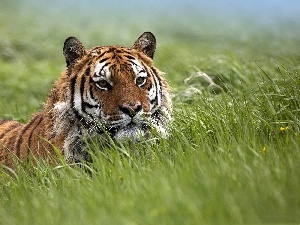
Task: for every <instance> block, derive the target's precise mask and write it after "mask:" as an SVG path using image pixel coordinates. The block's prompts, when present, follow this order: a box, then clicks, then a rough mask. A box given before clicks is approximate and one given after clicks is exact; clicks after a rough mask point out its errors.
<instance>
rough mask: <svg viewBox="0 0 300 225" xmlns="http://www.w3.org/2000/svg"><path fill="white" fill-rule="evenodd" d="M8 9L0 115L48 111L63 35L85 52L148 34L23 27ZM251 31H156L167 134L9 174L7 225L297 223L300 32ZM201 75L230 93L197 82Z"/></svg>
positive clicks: (0, 60) (1, 211)
mask: <svg viewBox="0 0 300 225" xmlns="http://www.w3.org/2000/svg"><path fill="white" fill-rule="evenodd" d="M5 12H6V13H7V14H5V16H4V17H3V18H2V19H1V20H0V21H1V34H2V32H3V35H1V37H0V48H1V53H0V77H1V83H0V117H6V118H13V119H17V120H19V121H21V122H26V121H27V120H28V118H29V117H30V115H31V114H32V113H34V112H35V111H37V110H39V109H40V108H42V107H43V101H44V100H45V99H46V97H47V93H48V91H49V90H50V88H51V83H52V82H53V81H54V80H55V79H56V78H57V77H58V76H59V74H60V71H61V70H62V69H63V68H64V58H63V56H62V50H61V49H62V44H63V41H64V39H65V38H66V37H68V36H72V35H74V36H79V38H80V39H83V42H84V43H85V44H86V46H88V47H91V46H93V45H98V44H99V45H101V44H102V43H105V44H123V43H124V45H126V46H130V44H132V43H133V42H134V40H135V39H136V38H137V37H138V36H139V35H140V33H141V32H143V31H144V30H143V31H140V27H135V26H134V24H131V23H129V24H128V29H129V30H130V31H132V33H130V34H126V32H125V35H123V36H122V35H120V36H118V35H116V34H117V30H116V29H111V30H110V31H108V32H107V33H105V32H103V33H101V29H100V28H102V29H104V28H105V29H106V30H109V26H105V25H103V24H101V25H99V24H98V23H91V24H89V25H88V26H85V24H80V23H78V24H77V25H78V26H77V29H79V28H80V29H83V30H84V31H85V32H84V34H82V33H80V32H78V30H77V29H76V28H75V27H70V28H68V27H67V24H68V22H70V20H71V19H70V20H68V21H67V22H66V20H62V21H61V24H60V26H61V27H59V28H56V26H57V23H55V24H56V25H54V22H53V21H52V22H49V21H48V22H45V23H43V20H41V21H40V23H37V22H36V21H37V19H41V17H40V16H39V15H36V16H32V17H30V20H28V21H27V22H26V26H24V27H23V26H21V25H20V24H18V23H16V18H14V19H11V21H10V17H9V13H8V11H5ZM23 13H24V12H23ZM25 14H26V13H25ZM28 14H29V15H30V13H28ZM21 16H22V15H21ZM23 16H24V15H23ZM24 18H25V16H24ZM62 18H64V19H65V17H64V16H62ZM71 18H74V17H72V16H71ZM58 20H59V18H58ZM74 20H75V19H74ZM75 21H76V20H75ZM77 21H78V20H77ZM12 24H16V25H14V26H15V27H13V28H10V27H12ZM249 24H250V25H251V23H249ZM109 25H110V26H112V27H113V28H120V25H118V24H117V23H115V22H112V23H111V24H109ZM250 25H249V27H247V29H244V28H242V27H241V28H240V32H242V34H243V35H242V36H243V37H241V36H237V35H232V33H231V32H234V30H233V31H232V30H229V31H225V30H226V29H224V30H223V32H224V33H223V36H218V35H215V34H216V32H214V29H213V27H214V26H215V27H220V25H217V24H214V23H213V21H212V23H211V28H210V27H209V26H206V27H205V26H204V28H203V29H204V30H205V31H206V32H205V33H203V32H200V31H197V29H196V28H195V27H194V28H193V29H188V28H191V27H188V26H187V27H185V28H184V29H186V30H190V33H189V32H187V31H186V32H185V30H184V29H179V28H178V27H176V26H175V27H174V26H173V27H171V26H170V28H169V29H170V30H162V29H157V28H156V27H157V26H158V25H155V24H154V23H153V25H152V27H151V26H148V27H147V30H148V29H150V28H153V29H154V31H153V32H154V33H155V34H156V36H157V39H158V47H157V51H156V54H155V64H156V65H157V67H158V68H160V69H161V70H162V71H164V72H166V73H167V74H166V75H165V76H166V79H167V80H168V81H169V82H170V84H171V86H172V96H173V102H174V123H173V124H172V126H171V130H170V136H169V137H168V138H166V139H160V138H153V139H151V140H146V141H145V142H141V143H137V144H135V145H132V143H131V144H130V143H129V144H128V143H123V144H116V143H113V142H110V143H109V144H108V145H102V144H101V143H97V142H95V143H92V144H90V146H89V147H90V150H91V151H92V152H93V158H94V163H93V164H84V165H81V166H80V165H71V166H69V165H66V164H65V163H64V161H63V160H60V159H59V158H58V159H57V160H58V163H57V165H52V166H49V165H48V164H47V163H46V162H42V161H41V162H38V163H35V164H28V165H25V166H24V167H19V168H18V169H17V172H18V173H16V174H10V175H8V174H6V173H5V172H4V170H3V172H1V175H0V184H1V186H0V187H1V191H0V218H1V219H0V224H225V223H227V224H233V223H299V222H300V220H299V218H300V197H299V194H298V193H299V187H300V176H299V175H300V172H299V171H300V164H299V161H300V154H299V153H300V142H299V138H300V127H299V118H300V110H299V108H300V107H299V106H300V103H299V99H300V90H299V87H300V77H299V48H298V46H297V45H295V43H297V41H299V36H298V38H296V35H294V36H293V35H292V36H285V34H284V33H283V32H282V33H281V34H278V33H276V32H274V33H272V31H271V30H266V31H265V32H262V31H263V30H264V29H262V28H259V27H257V29H256V27H251V26H250ZM16 26H17V27H16ZM97 26H99V30H97V32H96V31H95V29H94V28H95V27H97ZM122 26H124V25H122ZM62 28H63V32H62V33H59V32H58V31H59V30H60V29H62ZM122 29H123V30H122V31H124V30H125V28H122ZM285 29H286V28H285ZM248 30H250V31H251V32H252V33H250V32H249V31H248ZM155 31H156V32H155ZM24 32H25V33H26V34H25V35H23V36H22V35H21V34H24ZM220 32H221V31H220ZM295 32H296V31H295ZM76 34H77V35H76ZM98 34H99V36H98ZM110 39H111V40H110ZM297 48H298V49H297ZM297 52H298V53H297ZM199 71H202V72H204V73H205V74H207V76H208V77H206V78H211V79H212V81H213V82H214V83H215V84H216V85H218V86H220V87H221V89H220V88H218V86H215V87H212V86H210V84H211V83H209V82H208V80H209V79H205V77H204V76H197V75H196V76H192V75H193V74H196V73H197V72H199ZM187 78H190V79H187ZM215 93H217V94H215ZM154 136H155V135H154ZM137 152H138V153H139V154H137Z"/></svg>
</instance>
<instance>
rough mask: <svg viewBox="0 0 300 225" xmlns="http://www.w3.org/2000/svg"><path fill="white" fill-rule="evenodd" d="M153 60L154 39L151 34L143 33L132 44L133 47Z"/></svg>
mask: <svg viewBox="0 0 300 225" xmlns="http://www.w3.org/2000/svg"><path fill="white" fill-rule="evenodd" d="M132 48H134V49H136V50H139V51H141V52H143V53H144V54H145V55H147V56H148V57H150V58H151V59H153V56H154V52H155V49H156V39H155V36H154V35H153V34H152V33H151V32H145V33H143V34H142V35H141V36H140V37H139V38H138V39H137V40H136V42H135V43H134V45H133V47H132Z"/></svg>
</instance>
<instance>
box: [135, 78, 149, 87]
mask: <svg viewBox="0 0 300 225" xmlns="http://www.w3.org/2000/svg"><path fill="white" fill-rule="evenodd" d="M135 83H136V85H138V86H142V85H144V84H145V83H146V77H137V78H136V80H135Z"/></svg>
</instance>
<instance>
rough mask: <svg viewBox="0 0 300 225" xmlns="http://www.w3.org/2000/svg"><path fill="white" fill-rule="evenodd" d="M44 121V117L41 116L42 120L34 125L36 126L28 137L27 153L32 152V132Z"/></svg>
mask: <svg viewBox="0 0 300 225" xmlns="http://www.w3.org/2000/svg"><path fill="white" fill-rule="evenodd" d="M41 122H42V117H40V120H39V121H38V122H37V123H36V125H35V126H34V128H33V129H32V130H31V131H30V134H29V137H28V149H27V155H29V153H30V150H31V149H30V146H31V142H32V140H31V138H32V134H33V132H34V131H35V129H36V128H37V127H38V126H39V125H40V124H41Z"/></svg>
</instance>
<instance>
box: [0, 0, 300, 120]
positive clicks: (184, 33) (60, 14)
mask: <svg viewBox="0 0 300 225" xmlns="http://www.w3.org/2000/svg"><path fill="white" fill-rule="evenodd" d="M299 17H300V3H299V2H298V1H296V0H294V1H293V0H288V1H284V0H272V1H271V0H265V1H260V0H251V1H239V0H225V1H218V0H206V1H205V0H202V1H196V0H194V1H193V0H187V1H179V0H175V1H171V0H167V1H146V0H142V1H137V0H134V1H127V2H124V1H120V0H119V1H118V0H113V1H96V0H82V1H70V0H62V1H58V0H57V1H38V0H22V1H21V0H2V1H1V2H0V78H1V83H0V115H1V116H2V117H8V118H15V119H19V120H21V121H25V120H27V119H28V116H29V115H30V114H31V113H32V112H34V111H36V110H37V109H38V108H40V107H41V106H42V103H41V102H43V101H44V100H45V98H46V95H47V93H48V91H49V89H50V88H51V83H52V82H53V81H54V80H55V79H56V78H57V77H58V76H59V73H60V71H62V70H63V68H64V66H65V60H64V58H63V55H62V46H63V42H64V40H65V39H66V38H67V37H69V36H76V37H77V38H79V39H80V40H81V41H82V42H83V43H84V44H85V46H86V47H87V48H90V47H93V46H96V45H114V44H118V45H124V46H131V45H132V44H133V43H134V41H135V40H136V38H137V37H138V36H139V35H140V34H141V33H143V32H144V31H151V32H153V33H154V34H155V35H156V37H157V42H158V46H157V51H156V54H155V63H156V66H157V67H158V68H159V69H160V70H162V71H164V72H166V73H167V75H166V77H167V79H168V80H169V82H170V84H171V86H172V88H173V93H177V91H179V90H180V89H186V88H187V86H185V84H184V83H183V81H184V79H185V78H187V77H189V76H190V75H191V73H193V72H195V67H197V68H200V69H201V70H202V71H204V72H206V73H208V74H209V75H210V76H212V77H220V78H221V79H222V80H223V81H224V82H227V81H229V82H227V83H231V84H233V87H234V88H239V87H238V86H236V85H238V84H239V82H235V81H233V79H236V78H237V79H239V80H242V81H249V79H250V80H251V77H252V76H255V71H257V70H258V67H257V65H256V64H258V65H259V66H260V67H263V68H269V66H270V65H272V66H273V65H275V64H276V63H278V64H281V65H282V64H284V65H287V66H289V67H292V68H294V69H297V70H298V69H299V60H300V49H299V39H300V38H299V37H300V35H299V33H300V29H299V26H300V22H299V21H300V18H299Z"/></svg>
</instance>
